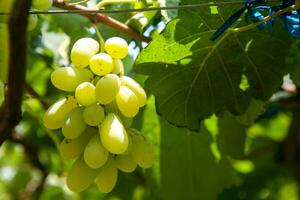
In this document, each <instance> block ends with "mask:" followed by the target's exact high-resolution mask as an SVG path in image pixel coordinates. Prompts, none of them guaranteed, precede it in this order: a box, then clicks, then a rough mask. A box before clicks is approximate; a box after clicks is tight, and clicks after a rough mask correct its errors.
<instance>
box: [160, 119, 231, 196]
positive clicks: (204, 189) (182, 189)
mask: <svg viewBox="0 0 300 200" xmlns="http://www.w3.org/2000/svg"><path fill="white" fill-rule="evenodd" d="M170 133H172V134H170ZM212 144H213V138H212V136H211V134H210V133H209V132H208V131H207V130H206V128H205V126H202V129H201V132H200V134H193V132H191V131H189V130H188V129H184V128H177V127H175V126H172V125H170V124H169V123H168V122H166V121H165V120H162V121H161V154H160V155H161V157H160V162H161V163H160V165H161V191H162V199H164V200H182V199H205V200H206V199H207V200H211V199H217V197H218V194H219V193H220V192H221V191H222V190H223V189H224V188H225V187H228V186H230V185H231V184H232V183H233V182H234V181H235V176H234V173H233V169H232V167H231V166H230V164H229V162H228V160H227V157H226V156H222V157H221V158H220V159H216V158H215V156H214V154H213V152H212V150H211V145H212ZM233 146H234V145H233Z"/></svg>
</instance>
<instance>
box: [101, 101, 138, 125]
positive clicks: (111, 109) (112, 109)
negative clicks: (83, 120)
mask: <svg viewBox="0 0 300 200" xmlns="http://www.w3.org/2000/svg"><path fill="white" fill-rule="evenodd" d="M105 111H106V112H108V113H114V114H116V115H117V116H118V117H119V119H120V120H121V122H122V124H123V126H125V127H126V128H129V127H131V124H132V122H133V118H129V117H125V116H124V115H123V114H122V113H121V112H120V110H119V108H118V105H117V103H116V101H115V100H114V101H112V102H110V103H109V104H106V105H105Z"/></svg>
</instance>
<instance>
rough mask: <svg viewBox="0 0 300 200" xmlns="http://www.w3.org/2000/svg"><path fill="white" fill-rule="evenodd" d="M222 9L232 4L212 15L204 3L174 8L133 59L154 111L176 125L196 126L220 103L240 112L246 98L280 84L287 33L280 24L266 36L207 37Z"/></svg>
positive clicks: (263, 95) (217, 109) (255, 32)
mask: <svg viewBox="0 0 300 200" xmlns="http://www.w3.org/2000/svg"><path fill="white" fill-rule="evenodd" d="M222 11H224V15H225V16H227V15H228V13H230V12H232V8H222V9H220V11H219V14H218V15H211V14H210V10H209V9H207V8H205V9H197V10H192V9H191V10H188V11H180V13H179V17H178V18H176V19H174V20H172V21H171V22H170V23H169V24H168V25H167V28H166V29H165V30H164V32H163V33H162V34H161V35H160V36H158V37H156V38H155V39H154V40H153V41H152V42H151V43H150V44H149V45H148V46H147V47H146V48H145V49H144V50H143V51H142V52H141V54H140V55H139V57H138V58H137V61H136V67H135V69H136V70H137V72H139V73H143V74H147V75H150V77H149V79H148V80H147V82H146V87H147V88H148V89H149V90H150V91H151V92H152V93H153V94H154V95H155V96H156V105H157V111H158V113H159V114H161V115H162V116H163V117H164V118H165V119H167V120H168V121H169V122H171V123H172V124H174V125H176V126H182V127H188V128H189V129H191V130H198V129H199V121H201V120H203V119H205V118H206V117H208V116H210V115H212V114H213V113H219V112H220V111H222V110H224V108H225V109H228V110H229V111H230V112H232V113H234V114H242V113H243V112H244V111H245V110H246V108H247V107H248V104H249V102H250V100H251V98H252V97H254V98H256V99H261V100H263V101H266V100H268V99H269V98H270V96H271V95H272V94H273V93H274V92H276V91H277V90H278V88H279V87H280V85H281V84H282V76H283V74H284V73H285V70H286V69H285V67H284V66H285V56H286V55H287V50H288V47H289V41H290V40H289V38H288V36H287V35H286V34H285V33H283V32H282V29H281V28H278V29H275V31H274V33H273V34H272V35H271V34H266V33H262V32H261V31H259V30H250V31H247V32H241V33H227V34H224V35H223V36H221V37H220V38H219V40H217V41H216V42H211V41H209V37H210V36H211V35H212V33H213V32H214V31H215V30H216V28H217V27H218V26H219V25H220V23H222V22H221V21H223V20H224V18H225V17H224V16H223V14H222ZM191 19H197V20H191ZM242 77H245V78H246V81H247V82H248V84H249V87H248V88H247V89H246V90H242V89H241V88H240V84H241V81H242ZM174 88H176V89H174Z"/></svg>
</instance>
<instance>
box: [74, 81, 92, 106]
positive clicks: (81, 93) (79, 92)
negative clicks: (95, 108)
mask: <svg viewBox="0 0 300 200" xmlns="http://www.w3.org/2000/svg"><path fill="white" fill-rule="evenodd" d="M75 98H76V99H77V101H78V103H79V104H81V105H83V106H89V105H92V104H94V103H96V97H95V86H94V85H93V84H92V83H90V82H83V83H81V84H80V85H78V86H77V88H76V90H75Z"/></svg>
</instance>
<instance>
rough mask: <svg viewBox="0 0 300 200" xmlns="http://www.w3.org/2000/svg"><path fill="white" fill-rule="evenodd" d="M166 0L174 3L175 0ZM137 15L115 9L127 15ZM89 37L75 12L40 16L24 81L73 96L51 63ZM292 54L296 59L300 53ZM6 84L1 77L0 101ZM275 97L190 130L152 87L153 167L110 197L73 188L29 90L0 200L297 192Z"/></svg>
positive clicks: (128, 178) (225, 198) (51, 95)
mask: <svg viewBox="0 0 300 200" xmlns="http://www.w3.org/2000/svg"><path fill="white" fill-rule="evenodd" d="M147 2H148V1H147ZM149 2H151V1H149ZM93 3H94V4H95V3H96V1H95V0H93V1H91V2H90V3H89V5H92V4H93ZM161 3H163V4H166V5H176V4H178V1H177V0H172V1H161ZM131 6H132V5H121V6H117V8H120V7H122V8H129V7H131ZM114 8H116V6H111V7H109V8H108V9H114ZM132 16H133V15H131V14H114V15H112V17H114V18H116V19H118V20H120V21H122V22H124V23H125V22H128V20H129V19H130V18H131V17H132ZM175 16H176V12H175V11H172V12H169V11H168V12H166V11H163V12H162V13H161V15H159V17H161V18H160V20H159V21H157V19H153V20H150V21H149V24H148V25H145V26H143V27H144V28H145V29H149V30H150V29H151V30H152V31H157V29H160V28H161V27H159V26H162V25H158V24H159V22H161V23H162V22H166V21H168V20H170V19H171V18H174V17H175ZM98 28H99V30H100V31H101V33H102V34H103V36H104V37H105V38H108V37H111V36H122V37H125V36H124V35H122V34H120V33H118V32H116V31H115V30H113V29H111V28H109V27H107V26H104V25H103V24H99V25H98ZM145 29H144V30H143V31H144V32H145V31H148V32H151V30H150V31H149V30H145ZM86 36H90V37H94V38H97V37H96V35H95V31H94V30H93V28H92V26H91V23H90V22H89V21H88V20H87V19H86V18H84V17H81V16H78V15H57V16H56V15H54V16H50V15H47V16H46V15H40V16H39V24H38V27H37V28H36V29H35V30H34V31H32V32H30V35H29V37H28V44H29V46H28V63H27V66H28V68H27V77H26V81H27V83H28V84H30V85H31V86H32V88H33V89H34V90H35V91H36V92H37V93H38V94H39V95H40V96H41V98H42V99H43V100H45V101H46V102H47V103H48V104H49V105H50V104H51V103H53V102H54V101H55V100H57V99H58V98H60V97H62V96H66V95H67V94H66V93H62V92H58V90H56V89H55V88H54V86H53V85H52V84H51V83H50V80H49V78H50V74H51V71H52V70H53V69H55V68H57V67H60V66H67V65H69V57H68V54H69V51H70V46H71V45H72V44H73V43H74V41H76V40H77V39H78V38H80V37H86ZM125 38H126V37H125ZM127 39H128V42H130V48H131V51H130V56H129V57H128V58H126V60H125V67H126V73H127V74H129V75H130V76H133V77H135V78H136V80H138V81H139V82H141V83H143V81H144V80H145V77H144V76H141V75H137V74H135V72H134V71H133V65H134V59H135V57H136V55H137V53H138V52H139V50H140V49H141V48H142V44H141V43H139V42H134V41H131V40H130V39H129V38H127ZM295 56H296V58H299V53H298V54H297V55H295ZM295 73H296V72H295ZM296 77H297V76H296ZM297 80H298V79H297ZM3 90H4V85H3V84H2V83H0V104H1V103H2V99H3V95H2V92H3ZM279 101H280V99H279V100H278V99H277V100H275V101H273V102H270V103H269V104H267V105H265V104H264V103H263V102H260V101H256V100H253V101H251V103H250V108H249V110H248V111H247V112H246V113H245V114H244V115H242V116H238V117H236V116H231V115H230V114H229V113H226V112H224V113H223V116H224V117H220V118H217V117H215V116H213V117H211V118H209V119H207V120H205V121H204V122H203V123H202V124H201V130H200V131H199V133H192V132H190V131H188V130H186V129H183V128H177V127H175V126H173V125H171V124H168V123H167V122H166V121H165V120H163V119H161V118H160V117H159V115H157V113H156V110H155V99H154V97H153V96H151V95H150V97H149V100H148V104H147V106H146V108H145V109H144V110H143V111H142V112H140V114H139V115H138V117H137V118H136V119H135V121H134V123H133V124H134V127H135V128H137V129H140V130H141V131H142V132H143V133H144V134H145V135H146V136H147V137H148V138H149V139H150V141H151V142H152V143H153V144H154V145H155V152H156V158H157V159H156V162H155V164H154V166H153V167H152V168H151V169H147V170H142V169H141V168H139V169H137V171H136V172H135V173H132V174H126V173H121V172H119V175H120V178H119V180H118V183H117V186H116V188H115V189H114V190H113V192H112V193H110V194H107V195H104V194H101V193H100V192H99V191H98V189H97V188H96V187H95V186H92V187H90V188H89V189H88V190H87V191H85V192H82V193H80V194H75V193H72V192H71V191H70V190H68V188H67V187H66V184H65V175H66V172H67V170H68V168H69V167H70V165H71V163H69V162H65V161H63V160H61V158H60V155H59V152H58V150H57V145H58V143H59V142H60V141H61V140H62V136H61V134H60V133H59V132H58V131H49V130H47V129H46V128H45V127H44V126H43V125H42V123H41V117H42V115H43V113H44V111H45V108H44V107H43V105H42V104H41V102H40V101H39V100H38V99H35V98H33V97H31V96H30V95H29V94H26V95H25V97H24V102H23V106H22V111H23V120H22V122H21V123H20V124H19V125H18V126H17V127H16V131H15V132H14V138H15V139H13V140H8V141H6V142H5V143H4V144H3V145H2V146H1V148H0V200H13V199H20V200H21V199H41V200H64V199H65V200H71V199H72V200H73V199H74V200H77V199H78V200H79V199H84V200H94V199H99V200H102V199H103V200H148V199H149V200H184V199H187V200H202V199H203V200H214V199H221V200H235V199H247V200H267V199H268V200H297V199H299V197H298V196H299V194H298V193H299V191H298V190H299V184H300V183H299V181H300V180H299V179H297V176H295V174H294V173H295V171H294V170H293V166H292V167H290V166H288V165H287V164H286V163H285V159H284V156H285V154H284V151H285V148H286V146H285V145H284V142H285V140H287V138H288V133H289V130H290V126H291V123H292V121H293V117H294V114H293V107H282V106H280V104H279V103H278V102H279ZM274 109H275V111H276V112H273V110H274ZM271 111H272V112H271ZM270 113H271V114H270ZM261 114H263V115H261ZM257 116H260V117H259V118H258V120H255V119H256V118H257Z"/></svg>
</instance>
